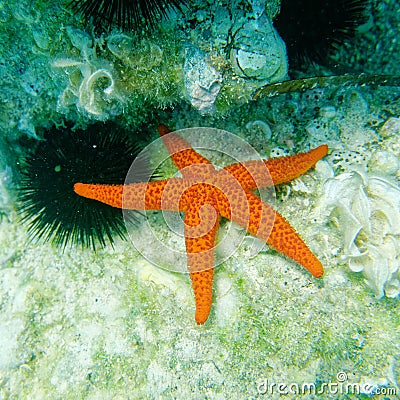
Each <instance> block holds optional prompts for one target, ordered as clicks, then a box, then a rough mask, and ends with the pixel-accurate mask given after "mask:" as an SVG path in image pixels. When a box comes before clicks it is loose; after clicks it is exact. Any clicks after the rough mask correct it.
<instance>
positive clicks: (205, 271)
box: [184, 195, 219, 324]
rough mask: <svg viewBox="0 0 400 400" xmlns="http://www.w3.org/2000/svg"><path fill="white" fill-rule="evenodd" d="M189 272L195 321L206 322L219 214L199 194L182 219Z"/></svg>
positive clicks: (206, 199)
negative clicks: (193, 298) (194, 303)
mask: <svg viewBox="0 0 400 400" xmlns="http://www.w3.org/2000/svg"><path fill="white" fill-rule="evenodd" d="M184 223H185V228H184V232H185V243H186V252H187V258H188V270H189V273H190V279H191V281H192V287H193V291H194V297H195V302H196V313H195V320H196V322H197V323H198V324H204V322H206V320H207V318H208V316H209V314H210V309H211V304H212V284H213V276H214V246H215V240H216V239H215V238H216V234H217V231H218V227H219V215H218V214H217V211H216V208H215V205H213V201H209V199H208V198H207V196H206V195H200V196H199V197H198V198H196V201H192V202H190V205H189V206H188V209H187V211H186V213H185V217H184Z"/></svg>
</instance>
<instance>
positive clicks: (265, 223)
mask: <svg viewBox="0 0 400 400" xmlns="http://www.w3.org/2000/svg"><path fill="white" fill-rule="evenodd" d="M192 150H195V151H196V152H198V153H199V154H198V156H196V155H193V154H191V153H190V152H191V151H192ZM185 152H186V153H185ZM182 154H184V156H182ZM174 156H177V158H178V160H177V162H178V164H179V168H180V171H179V172H178V171H177V172H176V173H175V175H174V176H168V179H166V183H165V185H164V186H163V187H162V188H161V189H155V191H156V190H158V191H159V192H161V193H162V198H161V203H160V204H161V205H160V204H158V203H157V204H155V205H154V204H153V203H151V202H150V201H148V203H151V204H147V211H142V212H141V215H140V217H139V216H138V213H137V211H136V210H135V208H133V209H131V207H130V201H132V198H134V201H135V202H139V201H141V203H140V204H146V194H145V192H143V194H142V195H141V197H140V198H139V196H138V198H136V197H135V196H134V195H132V193H130V192H129V191H126V192H124V194H123V199H122V203H123V207H122V208H123V216H124V221H125V226H126V228H127V232H128V234H129V238H130V240H131V242H132V244H133V245H134V247H135V248H136V249H137V250H138V251H139V252H140V254H141V255H142V256H143V257H144V258H146V259H147V260H148V261H150V262H151V263H152V264H153V265H156V266H158V267H160V268H163V269H167V270H170V271H174V272H180V273H188V269H187V251H186V248H185V240H186V241H187V240H188V239H189V240H190V239H198V238H200V239H202V238H204V237H206V236H207V234H210V235H209V236H210V237H211V238H212V236H213V235H214V234H213V233H212V231H213V229H214V228H215V226H217V227H219V220H220V216H224V215H222V214H220V213H219V211H220V209H222V208H223V207H220V209H219V208H218V207H217V208H216V203H215V199H213V198H208V199H206V200H204V204H202V205H201V207H199V209H198V210H195V211H196V215H195V216H196V218H197V211H198V216H199V219H200V222H199V223H198V224H197V225H194V226H193V225H188V224H185V221H184V218H185V217H184V216H183V215H182V214H181V211H182V199H186V198H190V194H189V195H188V193H190V192H191V191H193V192H194V190H195V188H196V187H198V186H201V185H202V186H203V188H202V189H201V190H203V192H201V190H200V189H199V191H198V192H196V193H195V195H196V196H197V197H196V196H194V197H196V198H197V199H198V200H199V197H201V195H202V194H203V195H204V191H205V190H207V189H208V190H210V192H211V188H213V190H214V194H216V196H215V197H218V198H219V199H222V198H224V199H225V202H226V204H225V203H224V207H227V209H228V208H229V209H230V211H227V214H230V218H229V219H231V220H232V221H234V222H236V223H238V224H239V225H240V226H241V228H238V227H237V226H236V225H234V224H229V223H225V224H224V225H222V226H221V229H220V230H219V232H218V240H215V244H214V245H213V247H212V248H207V249H205V250H204V251H202V252H199V253H197V254H201V255H202V256H203V257H205V258H206V257H209V258H211V256H210V254H211V252H212V253H213V255H212V256H214V254H215V259H214V260H213V262H212V263H207V262H205V263H204V269H209V268H215V267H217V266H218V265H219V264H221V263H222V262H224V261H225V260H227V259H228V258H230V257H231V256H232V255H233V254H234V253H235V252H236V251H238V248H239V247H240V245H241V243H243V242H245V244H246V248H247V250H248V253H249V254H251V257H254V256H255V255H257V253H258V252H259V251H261V250H262V249H263V248H264V244H263V242H261V241H258V240H256V239H255V238H254V239H251V238H248V237H247V227H248V226H249V225H250V223H251V220H250V218H251V213H250V207H255V206H256V205H258V204H259V203H258V201H259V200H261V202H262V212H261V214H260V222H259V224H260V227H259V230H258V232H257V233H258V234H259V235H261V236H260V237H262V238H263V239H262V240H264V242H265V241H266V239H265V238H267V237H269V234H270V233H271V231H272V228H273V225H274V219H275V208H274V206H275V200H276V197H275V187H274V185H273V181H272V177H271V175H270V172H269V170H268V168H267V166H266V165H265V164H264V161H263V159H262V157H261V156H260V154H258V153H257V151H256V150H255V149H254V148H253V147H252V146H251V145H250V144H249V143H247V142H246V141H245V140H244V139H241V138H240V137H239V136H237V135H234V134H232V133H230V132H227V131H223V130H220V129H215V128H201V127H199V128H189V129H182V130H179V131H175V132H170V133H168V134H164V135H163V136H162V138H158V139H156V140H154V141H153V142H152V143H150V144H149V145H148V146H146V147H145V148H144V149H143V150H142V152H141V153H140V154H139V155H138V156H137V157H136V159H135V161H134V162H133V164H132V165H131V167H130V169H129V172H128V174H127V176H126V180H125V185H126V187H128V186H129V184H130V183H132V182H143V181H142V180H141V179H137V176H136V174H137V172H139V173H140V172H141V171H143V164H146V161H148V160H150V159H151V160H154V159H156V160H158V163H153V164H152V170H151V171H149V174H148V179H147V181H148V182H150V181H151V177H152V176H153V175H160V171H163V170H164V171H165V170H167V171H169V172H171V171H170V169H171V166H169V165H171V160H170V159H171V158H173V157H174ZM202 157H203V158H202ZM208 160H209V162H210V163H211V164H208ZM249 160H251V161H249ZM246 161H249V162H250V164H249V165H248V166H247V170H246V173H245V175H246V176H247V179H248V181H245V183H243V184H241V183H240V179H239V178H238V177H236V176H235V171H236V170H235V168H234V167H235V165H239V163H242V162H246ZM192 163H193V164H192ZM256 166H257V168H256ZM225 167H226V168H228V169H225ZM229 167H231V168H232V167H233V170H231V169H229ZM236 173H237V171H236ZM242 173H243V171H242ZM167 175H168V173H167ZM242 178H243V176H242ZM156 180H162V179H156ZM248 182H250V183H251V185H250V186H251V187H250V189H248V188H247V186H246V184H247V183H248ZM253 186H254V187H253ZM255 189H257V190H258V193H257V196H256V195H254V193H252V192H253V191H254V190H255ZM250 192H251V194H249V193H250ZM249 196H253V198H254V199H256V200H257V204H255V202H254V201H255V200H253V202H251V201H250V200H249ZM200 200H201V199H200ZM200 200H199V201H200ZM185 201H186V200H184V201H183V203H184V204H186V206H185V207H186V208H190V207H191V203H192V202H193V201H194V200H193V201H189V200H188V201H186V203H185ZM152 206H153V208H152ZM239 206H240V207H239ZM160 208H161V210H162V211H161V213H160V214H159V215H158V217H157V224H154V223H153V222H154V218H155V217H154V215H153V211H151V210H159V209H160ZM193 208H195V207H193ZM224 210H225V209H224ZM191 211H192V212H193V210H191ZM225 211H226V210H225ZM239 211H240V212H239ZM268 215H272V218H270V219H268V218H267V216H268ZM139 218H142V222H143V223H141V224H140V226H139V225H138V224H137V219H139ZM253 223H254V221H253ZM156 225H157V228H155V226H156ZM203 241H205V239H204V240H203ZM149 243H150V244H151V245H150V246H149Z"/></svg>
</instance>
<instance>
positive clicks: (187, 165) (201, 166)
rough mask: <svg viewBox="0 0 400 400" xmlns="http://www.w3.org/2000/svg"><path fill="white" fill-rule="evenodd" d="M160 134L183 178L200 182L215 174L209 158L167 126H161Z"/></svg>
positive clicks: (159, 128)
mask: <svg viewBox="0 0 400 400" xmlns="http://www.w3.org/2000/svg"><path fill="white" fill-rule="evenodd" d="M158 132H159V133H160V136H161V138H162V140H163V142H164V144H165V147H166V148H167V149H168V151H169V153H170V155H171V158H172V160H173V161H174V163H175V165H176V166H177V167H178V169H179V170H180V171H181V173H182V176H183V177H185V178H188V179H196V181H198V182H199V181H204V180H205V179H206V178H207V177H208V176H209V175H210V174H212V173H214V172H215V168H214V166H213V165H212V164H211V163H210V161H209V160H207V158H205V157H203V156H202V155H201V154H199V153H197V151H195V150H194V149H193V148H192V146H190V144H189V143H188V142H187V141H186V140H184V139H182V138H181V137H180V136H179V135H177V134H175V133H174V132H171V131H170V130H169V129H168V128H167V127H166V126H165V125H159V127H158Z"/></svg>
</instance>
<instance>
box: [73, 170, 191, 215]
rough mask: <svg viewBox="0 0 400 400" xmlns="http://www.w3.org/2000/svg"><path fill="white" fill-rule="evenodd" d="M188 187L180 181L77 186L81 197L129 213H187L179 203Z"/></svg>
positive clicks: (79, 184) (75, 187) (81, 184)
mask: <svg viewBox="0 0 400 400" xmlns="http://www.w3.org/2000/svg"><path fill="white" fill-rule="evenodd" d="M187 186H188V184H187V183H186V182H185V181H183V180H182V179H179V178H171V179H165V180H160V181H152V182H139V183H131V184H128V185H99V184H85V183H75V185H74V191H75V193H77V194H78V195H79V196H82V197H86V198H89V199H93V200H97V201H100V202H101V203H105V204H108V205H109V206H111V207H117V208H124V209H127V210H168V211H185V205H184V204H183V203H182V202H181V201H180V200H181V195H182V193H183V192H184V191H185V189H186V188H187Z"/></svg>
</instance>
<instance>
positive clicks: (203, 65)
mask: <svg viewBox="0 0 400 400" xmlns="http://www.w3.org/2000/svg"><path fill="white" fill-rule="evenodd" d="M184 75H185V88H186V92H187V95H188V98H189V101H190V103H191V105H192V106H193V107H194V108H196V109H197V110H198V111H200V113H202V114H206V113H209V112H212V111H213V109H214V102H215V99H216V98H217V96H218V93H219V91H220V89H221V82H222V77H221V75H220V74H219V73H218V72H217V71H216V70H215V69H214V68H213V67H212V66H211V65H210V64H209V63H208V62H207V61H206V60H205V56H204V54H203V53H202V52H201V51H200V50H199V49H197V48H196V47H192V46H190V47H187V48H186V52H185V64H184Z"/></svg>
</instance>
